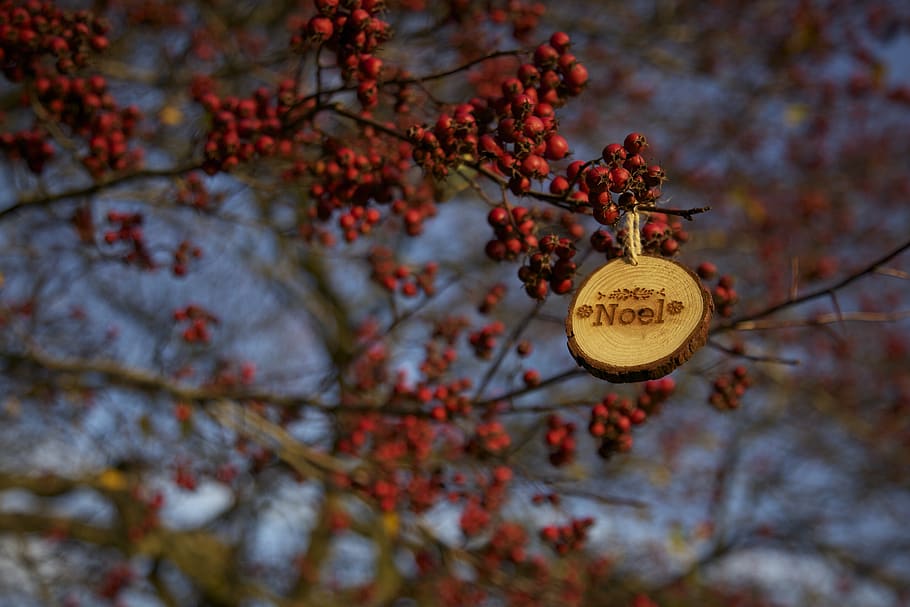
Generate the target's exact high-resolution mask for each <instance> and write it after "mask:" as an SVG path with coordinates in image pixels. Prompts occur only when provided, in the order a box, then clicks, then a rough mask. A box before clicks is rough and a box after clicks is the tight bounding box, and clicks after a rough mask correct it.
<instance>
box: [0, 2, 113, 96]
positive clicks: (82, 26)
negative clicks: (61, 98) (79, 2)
mask: <svg viewBox="0 0 910 607" xmlns="http://www.w3.org/2000/svg"><path fill="white" fill-rule="evenodd" d="M108 28H109V26H108V24H107V22H106V21H105V20H103V19H99V18H97V17H95V16H94V15H93V14H92V13H91V12H89V11H86V10H80V11H77V12H74V13H73V12H68V11H65V10H63V9H61V8H60V7H59V6H58V3H56V2H47V1H41V0H30V1H28V2H14V1H12V0H5V1H4V2H2V3H0V66H2V68H0V69H2V70H3V75H4V76H6V77H7V79H9V80H10V81H12V82H20V81H22V80H23V79H25V78H27V77H30V76H33V75H35V74H36V73H37V72H38V71H39V69H40V65H41V62H42V59H44V58H45V57H51V58H54V59H55V60H56V61H55V66H56V69H57V71H58V72H60V73H63V74H66V73H69V72H72V71H73V70H74V69H76V68H81V67H85V65H86V64H87V63H88V59H89V54H90V52H101V51H103V50H105V49H106V48H107V47H108V45H109V41H108V39H107V37H106V34H107V31H108Z"/></svg>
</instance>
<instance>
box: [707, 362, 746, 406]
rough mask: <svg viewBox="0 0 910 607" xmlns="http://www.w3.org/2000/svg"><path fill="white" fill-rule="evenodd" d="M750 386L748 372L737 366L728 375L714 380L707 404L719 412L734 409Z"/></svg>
mask: <svg viewBox="0 0 910 607" xmlns="http://www.w3.org/2000/svg"><path fill="white" fill-rule="evenodd" d="M751 385H752V378H750V377H749V372H748V371H747V370H746V368H745V367H743V366H742V365H738V366H737V367H735V368H734V369H733V371H731V372H730V373H729V374H727V375H721V376H720V377H718V378H717V379H715V380H714V384H713V386H712V391H711V396H710V397H708V402H709V403H711V406H713V407H714V408H716V409H718V410H720V411H729V410H730V409H736V408H738V407H739V402H740V399H741V398H742V397H743V395H744V394H745V393H746V389H747V388H748V387H749V386H751Z"/></svg>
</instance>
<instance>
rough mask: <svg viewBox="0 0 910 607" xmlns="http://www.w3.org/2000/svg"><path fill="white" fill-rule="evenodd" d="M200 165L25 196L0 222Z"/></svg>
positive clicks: (1, 213)
mask: <svg viewBox="0 0 910 607" xmlns="http://www.w3.org/2000/svg"><path fill="white" fill-rule="evenodd" d="M200 166H201V165H200V164H199V163H198V162H194V163H191V164H187V165H183V166H176V167H172V168H169V169H143V170H139V171H133V172H130V173H121V174H119V175H114V176H113V177H108V178H106V179H101V180H99V181H96V182H95V183H93V184H92V185H89V186H85V187H81V188H75V189H72V190H64V191H62V192H57V193H56V194H46V195H30V196H29V195H26V196H24V197H22V198H20V199H19V200H17V201H15V202H13V203H12V204H10V205H9V206H7V207H6V208H4V209H3V210H0V221H2V220H4V219H6V218H7V217H9V216H11V215H13V214H14V213H16V212H17V211H19V210H20V209H23V208H26V207H28V208H34V207H47V206H51V205H53V204H54V203H57V202H60V201H62V200H69V199H71V198H81V197H83V196H91V195H92V194H97V193H98V192H100V191H102V190H104V189H106V188H109V187H112V186H116V185H120V184H124V183H129V182H131V181H137V180H140V179H155V178H157V177H176V176H178V175H182V174H184V173H189V172H190V171H194V170H196V169H198V168H199V167H200Z"/></svg>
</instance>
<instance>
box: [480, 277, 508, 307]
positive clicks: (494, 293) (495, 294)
mask: <svg viewBox="0 0 910 607" xmlns="http://www.w3.org/2000/svg"><path fill="white" fill-rule="evenodd" d="M505 296H506V286H505V285H504V284H503V283H501V282H497V283H496V284H494V285H493V286H492V287H490V288H489V290H488V291H487V292H486V293H485V294H484V296H483V300H482V301H481V302H480V305H478V306H477V311H478V312H480V313H481V314H484V315H487V314H489V313H490V312H492V311H493V309H494V308H495V307H496V306H497V305H499V302H501V301H502V298H503V297H505Z"/></svg>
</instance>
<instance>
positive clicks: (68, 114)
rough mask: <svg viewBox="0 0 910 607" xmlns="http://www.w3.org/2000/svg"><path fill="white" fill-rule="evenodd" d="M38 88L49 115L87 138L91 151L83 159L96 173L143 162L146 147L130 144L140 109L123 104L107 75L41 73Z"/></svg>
mask: <svg viewBox="0 0 910 607" xmlns="http://www.w3.org/2000/svg"><path fill="white" fill-rule="evenodd" d="M34 91H35V95H36V97H37V100H38V102H40V103H41V105H42V106H43V107H44V108H45V110H46V112H47V114H48V118H49V119H51V120H53V121H55V122H59V123H61V124H64V125H66V126H68V127H69V128H70V129H71V130H72V132H73V133H75V134H77V135H79V136H81V137H84V138H85V140H86V141H87V143H88V146H87V147H88V154H87V155H86V156H84V157H83V158H82V163H83V165H84V166H85V168H86V169H88V172H89V173H91V175H92V176H93V177H95V178H98V177H101V176H102V175H103V174H104V173H106V172H108V171H111V170H114V171H122V170H125V169H129V168H135V167H138V166H140V165H141V164H142V160H143V152H142V150H141V149H132V150H131V149H130V148H129V144H128V140H129V138H130V137H131V136H132V135H133V132H134V131H135V129H136V125H137V123H138V122H139V118H140V117H141V114H140V112H139V109H138V108H137V107H136V106H133V105H131V106H127V107H125V108H122V109H121V108H119V107H118V105H117V102H116V101H114V98H113V96H112V95H111V94H110V92H109V91H108V90H107V80H106V79H105V78H104V76H101V75H99V74H95V75H94V76H90V77H88V78H81V77H71V76H65V75H57V76H47V75H43V74H40V73H39V75H38V76H37V77H36V78H35V83H34ZM30 167H31V165H30ZM33 170H34V169H33Z"/></svg>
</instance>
